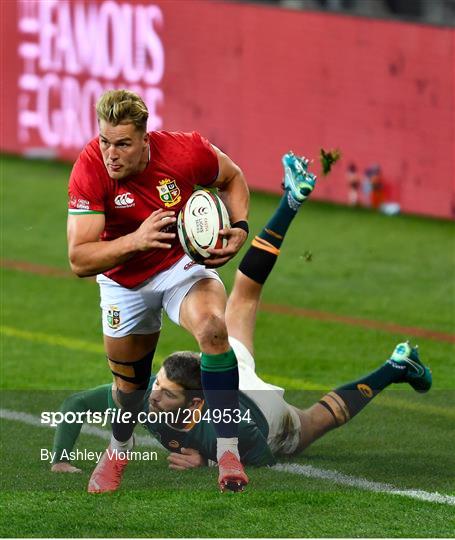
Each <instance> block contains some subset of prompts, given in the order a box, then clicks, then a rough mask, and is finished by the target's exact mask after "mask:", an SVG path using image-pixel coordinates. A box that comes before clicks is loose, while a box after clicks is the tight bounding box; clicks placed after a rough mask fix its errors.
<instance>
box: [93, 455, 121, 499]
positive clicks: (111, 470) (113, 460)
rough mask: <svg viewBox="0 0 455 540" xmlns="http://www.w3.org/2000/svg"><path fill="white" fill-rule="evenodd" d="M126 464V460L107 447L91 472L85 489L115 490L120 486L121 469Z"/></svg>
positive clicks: (101, 491)
mask: <svg viewBox="0 0 455 540" xmlns="http://www.w3.org/2000/svg"><path fill="white" fill-rule="evenodd" d="M120 453H121V452H120ZM127 465H128V460H127V459H126V458H125V459H120V458H119V457H118V456H117V453H116V452H113V451H112V450H111V448H110V447H109V448H108V449H107V450H106V451H105V452H104V454H103V456H102V458H101V459H100V461H99V463H98V465H97V466H96V467H95V470H94V471H93V472H92V476H91V477H90V480H89V483H88V488H87V491H88V492H89V493H106V492H108V491H116V490H117V489H118V488H119V487H120V484H121V482H122V476H123V471H124V470H125V467H126V466H127Z"/></svg>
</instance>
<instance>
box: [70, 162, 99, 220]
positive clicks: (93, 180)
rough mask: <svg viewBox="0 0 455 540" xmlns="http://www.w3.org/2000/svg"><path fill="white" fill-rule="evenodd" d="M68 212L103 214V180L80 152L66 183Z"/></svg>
mask: <svg viewBox="0 0 455 540" xmlns="http://www.w3.org/2000/svg"><path fill="white" fill-rule="evenodd" d="M68 213H69V214H103V213H104V192H103V182H102V181H101V179H100V178H99V174H98V173H97V170H96V168H95V167H90V165H89V162H88V160H87V158H86V157H85V155H84V153H82V154H81V155H80V156H79V158H78V159H77V161H76V163H75V164H74V167H73V170H72V171H71V176H70V181H69V185H68Z"/></svg>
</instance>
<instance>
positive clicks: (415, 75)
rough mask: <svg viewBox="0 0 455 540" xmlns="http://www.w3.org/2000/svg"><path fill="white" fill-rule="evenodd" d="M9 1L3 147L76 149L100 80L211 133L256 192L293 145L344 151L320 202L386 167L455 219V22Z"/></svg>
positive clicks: (411, 203)
mask: <svg viewBox="0 0 455 540" xmlns="http://www.w3.org/2000/svg"><path fill="white" fill-rule="evenodd" d="M0 9H1V10H2V13H1V17H0V18H1V21H2V27H1V32H2V44H3V45H4V46H3V47H2V52H1V55H2V56H1V60H2V94H1V101H0V113H1V119H2V127H1V139H0V148H1V149H2V150H3V151H8V152H15V153H24V154H31V153H43V152H44V153H50V154H51V155H55V156H58V157H61V158H63V159H73V158H74V156H75V155H77V152H78V150H79V148H80V147H81V146H82V144H83V143H84V142H85V141H86V140H88V139H89V138H90V137H91V136H92V135H93V134H94V133H95V131H96V124H95V120H94V115H93V104H94V101H95V100H96V97H97V96H98V94H99V93H100V92H101V91H102V89H104V88H109V87H124V86H127V87H130V88H131V87H133V89H134V87H135V85H136V89H137V90H139V91H140V92H141V93H142V94H146V97H147V101H148V103H149V106H150V109H151V112H152V119H151V122H150V126H149V127H150V128H160V127H162V128H164V129H170V130H173V129H176V130H193V129H196V130H198V131H200V132H201V133H202V134H203V135H205V136H207V137H208V138H209V139H210V140H211V141H212V142H213V143H214V144H216V145H218V146H219V147H221V148H222V149H223V150H224V151H226V152H227V153H228V154H229V155H230V156H231V157H232V158H233V159H234V160H236V161H237V162H238V163H239V164H240V165H241V167H242V168H243V170H244V171H245V173H246V175H247V179H248V182H249V184H250V186H251V187H252V188H255V189H261V190H266V191H277V190H278V189H279V183H280V177H281V174H282V173H281V165H280V157H281V155H282V154H283V153H284V152H285V151H287V150H288V149H293V150H294V151H295V152H296V153H304V154H305V155H307V156H310V157H316V156H317V155H318V152H319V148H320V147H321V146H323V147H325V148H327V147H329V148H333V147H339V148H340V149H341V151H342V153H343V161H342V162H341V163H340V165H339V166H338V167H337V168H336V170H335V171H334V173H333V174H332V175H331V176H330V178H328V179H323V180H322V181H321V182H320V185H319V187H318V190H317V196H318V197H319V198H320V199H325V200H332V201H337V202H345V201H346V200H347V186H346V180H345V169H346V166H347V163H348V162H350V161H355V162H356V163H357V165H358V166H359V168H360V170H363V169H364V168H366V167H367V166H370V165H372V164H373V163H378V164H380V165H381V167H382V170H383V172H384V176H385V180H386V184H387V197H388V199H389V200H394V201H398V202H399V203H400V204H401V206H402V209H403V210H404V211H405V212H411V213H420V214H427V215H432V216H439V217H446V218H447V217H453V216H454V214H455V92H454V89H455V52H454V51H455V30H454V29H449V28H437V27H430V26H423V25H412V24H404V23H397V22H389V21H379V20H377V21H376V20H371V19H364V18H354V17H347V16H337V15H327V14H320V13H308V12H298V11H294V10H285V9H280V8H273V7H267V6H258V5H245V4H236V3H233V4H230V3H224V2H214V1H210V0H202V1H201V0H191V1H186V2H183V1H181V0H155V1H154V2H153V3H148V2H145V1H144V2H142V3H141V2H140V1H131V0H130V1H129V2H115V1H113V0H109V1H108V0H105V1H104V0H99V1H95V0H91V1H90V0H85V1H83V2H82V1H72V2H65V1H60V2H56V1H52V0H49V1H47V2H34V3H31V2H26V1H21V0H18V1H17V2H13V1H7V2H1V8H0ZM5 45H6V46H5ZM128 62H130V64H132V65H133V64H134V66H135V69H134V70H132V71H131V70H129V71H128V70H125V67H124V66H125V65H126V64H128ZM127 72H128V73H127ZM43 124H45V125H46V126H47V128H46V130H44V131H43V128H42V126H43Z"/></svg>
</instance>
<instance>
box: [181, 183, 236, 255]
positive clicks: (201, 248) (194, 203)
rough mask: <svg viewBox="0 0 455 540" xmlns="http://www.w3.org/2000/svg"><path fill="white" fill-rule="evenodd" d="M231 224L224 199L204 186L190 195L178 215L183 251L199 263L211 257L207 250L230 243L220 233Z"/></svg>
mask: <svg viewBox="0 0 455 540" xmlns="http://www.w3.org/2000/svg"><path fill="white" fill-rule="evenodd" d="M230 226H231V225H230V223H229V215H228V213H227V210H226V207H225V206H224V203H223V201H222V200H221V199H220V198H219V197H218V195H216V194H215V193H211V192H210V191H206V190H204V189H199V190H198V191H195V192H194V193H193V194H192V195H191V197H190V198H189V199H188V201H187V202H186V204H185V206H184V207H183V208H182V209H181V210H180V212H179V215H178V217H177V230H178V235H179V240H180V243H181V244H182V247H183V251H184V252H185V253H186V254H187V255H188V257H190V258H191V259H193V261H195V262H198V263H200V262H202V261H204V259H208V258H209V257H210V253H208V251H207V249H209V248H215V249H220V248H223V247H224V246H225V245H226V244H227V240H226V239H225V238H223V237H221V236H220V235H219V232H220V229H227V228H229V227H230Z"/></svg>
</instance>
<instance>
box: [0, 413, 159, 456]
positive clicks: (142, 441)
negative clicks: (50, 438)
mask: <svg viewBox="0 0 455 540" xmlns="http://www.w3.org/2000/svg"><path fill="white" fill-rule="evenodd" d="M0 418H4V419H5V420H15V421H16V422H22V423H23V424H29V425H31V426H35V427H45V428H51V429H55V428H54V427H53V426H50V425H49V424H42V423H41V419H40V417H39V416H34V415H33V414H29V413H25V412H19V411H12V410H10V409H0ZM81 432H82V433H84V434H86V435H93V436H94V437H99V438H100V439H104V440H106V441H110V440H111V433H110V431H106V430H104V429H101V428H97V427H94V426H88V425H87V424H84V425H83V426H82V430H81ZM134 442H135V443H136V444H138V445H139V446H150V447H152V448H154V447H157V448H163V447H162V446H161V444H160V443H159V442H158V441H157V440H156V439H153V438H152V437H147V436H144V435H136V434H134Z"/></svg>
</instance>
